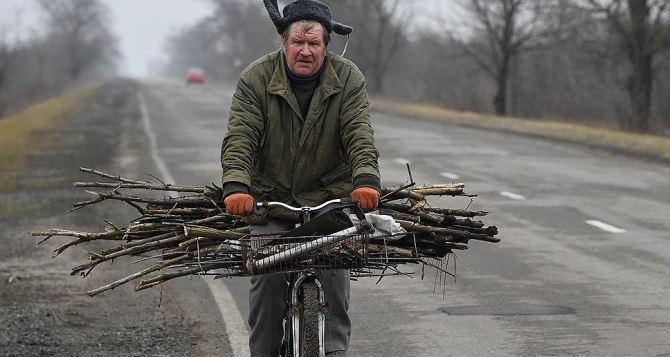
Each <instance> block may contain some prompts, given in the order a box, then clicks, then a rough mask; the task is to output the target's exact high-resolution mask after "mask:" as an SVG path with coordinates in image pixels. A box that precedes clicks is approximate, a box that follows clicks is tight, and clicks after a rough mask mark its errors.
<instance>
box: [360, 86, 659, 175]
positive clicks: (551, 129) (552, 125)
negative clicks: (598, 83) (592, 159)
mask: <svg viewBox="0 0 670 357" xmlns="http://www.w3.org/2000/svg"><path fill="white" fill-rule="evenodd" d="M371 104H372V109H373V110H376V111H379V112H383V113H388V114H395V115H401V116H409V117H418V118H423V119H429V120H436V121H446V122H449V123H454V124H458V125H464V126H470V127H475V128H482V129H489V130H496V131H505V132H511V133H516V134H523V135H530V136H537V137H542V138H548V139H555V140H561V141H567V142H571V143H577V144H582V145H587V146H590V147H597V148H601V149H606V150H611V151H616V152H621V153H626V154H632V155H635V156H642V157H646V158H651V159H655V160H662V161H666V162H670V138H667V137H663V136H655V135H646V134H635V133H628V132H624V131H619V130H612V129H602V128H592V127H587V126H584V125H577V124H572V123H563V122H557V121H549V120H541V121H539V120H538V121H535V120H528V119H520V118H513V117H498V116H494V115H485V114H477V113H471V112H460V111H456V110H450V109H445V108H442V107H438V106H433V105H423V104H412V103H403V102H398V101H393V100H389V99H383V98H373V99H372V103H371Z"/></svg>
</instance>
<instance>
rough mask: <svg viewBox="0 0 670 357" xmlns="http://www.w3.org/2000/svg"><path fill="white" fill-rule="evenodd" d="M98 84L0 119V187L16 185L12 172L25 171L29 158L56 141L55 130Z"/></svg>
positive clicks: (8, 188) (7, 187)
mask: <svg viewBox="0 0 670 357" xmlns="http://www.w3.org/2000/svg"><path fill="white" fill-rule="evenodd" d="M98 87H99V85H91V86H87V87H83V88H80V89H78V90H75V91H72V92H69V93H66V94H65V95H63V96H60V97H56V98H53V99H50V100H47V101H45V102H42V103H39V104H35V105H32V106H30V107H28V108H27V109H25V110H23V111H22V112H20V113H17V114H15V115H12V116H9V117H5V118H0V168H1V172H0V186H1V187H2V191H7V190H10V191H11V189H12V187H14V186H15V184H16V182H14V179H15V177H14V175H13V174H12V173H14V172H17V171H20V170H22V169H23V168H24V165H25V164H26V163H27V161H28V159H29V158H30V157H31V156H34V155H39V154H40V153H41V152H43V151H44V150H48V148H49V147H50V146H51V145H52V144H53V143H54V142H56V141H57V140H60V139H63V138H59V137H58V135H57V134H56V131H55V130H54V129H56V128H58V127H60V126H64V125H66V124H67V122H68V120H69V119H70V118H71V117H72V113H73V112H74V111H75V110H76V109H77V108H79V107H80V105H82V103H84V102H85V101H86V100H87V99H88V98H89V97H91V95H93V93H95V91H96V90H97V88H98Z"/></svg>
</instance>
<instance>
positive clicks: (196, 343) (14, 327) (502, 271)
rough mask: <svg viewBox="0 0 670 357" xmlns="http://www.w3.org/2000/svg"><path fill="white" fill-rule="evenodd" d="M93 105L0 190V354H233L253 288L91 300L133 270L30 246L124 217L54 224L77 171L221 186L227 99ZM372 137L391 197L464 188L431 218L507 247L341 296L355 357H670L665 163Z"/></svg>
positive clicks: (442, 130) (239, 282)
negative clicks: (444, 276) (74, 273)
mask: <svg viewBox="0 0 670 357" xmlns="http://www.w3.org/2000/svg"><path fill="white" fill-rule="evenodd" d="M110 88H111V89H110ZM101 96H102V97H101V98H99V99H97V100H96V102H94V103H90V104H89V105H87V106H86V107H85V108H82V110H81V111H80V112H79V113H78V114H77V115H76V118H75V119H73V121H72V123H71V124H69V126H68V125H63V127H62V128H59V129H58V130H57V131H56V133H57V137H59V138H63V140H61V141H62V142H61V141H58V142H57V143H55V144H53V145H52V146H51V147H49V149H48V150H46V151H44V152H43V153H42V154H40V155H36V156H34V157H32V158H31V159H30V161H27V162H29V163H30V164H29V165H28V164H26V165H27V166H26V168H25V170H23V171H22V172H21V173H13V174H12V175H14V176H11V178H12V180H14V182H19V183H20V185H18V186H17V187H16V188H14V189H13V191H12V190H9V191H7V189H6V187H3V188H2V189H0V198H2V203H3V204H1V205H0V212H1V213H2V216H0V224H1V225H2V228H3V229H2V231H0V240H1V241H2V244H3V250H0V326H3V329H0V355H7V356H39V355H86V356H110V355H133V356H144V355H160V356H167V355H171V356H172V355H173V356H181V355H187V354H195V355H208V356H209V355H225V356H231V355H232V356H235V357H240V356H245V351H246V336H247V333H248V331H247V327H246V324H245V317H246V315H247V311H248V306H247V291H246V290H247V288H248V280H246V279H241V278H240V279H228V280H223V281H222V280H217V281H213V280H211V279H210V278H202V279H201V278H197V277H196V278H191V279H188V278H184V279H179V280H177V281H173V282H170V283H168V284H166V285H165V286H164V289H163V291H162V292H161V291H160V290H159V289H155V290H153V291H145V292H142V293H134V292H132V288H131V287H130V286H122V287H120V288H117V289H116V290H114V291H110V292H108V293H105V294H102V295H100V296H98V297H96V298H93V299H91V298H88V297H85V296H82V295H81V292H82V291H85V290H86V289H90V288H92V287H97V286H100V285H101V284H102V283H106V282H109V281H111V280H112V279H116V278H118V277H120V276H122V275H123V274H127V273H128V272H130V271H133V270H137V269H136V267H135V266H133V265H130V264H127V263H128V261H119V262H115V264H114V265H112V266H105V267H104V269H101V268H98V269H97V270H96V272H95V273H94V274H92V276H91V277H89V278H87V279H84V280H81V279H76V278H70V277H69V276H68V272H69V269H70V268H71V267H73V266H74V265H77V264H80V263H81V260H82V256H83V255H82V254H81V252H79V251H77V250H72V251H68V252H66V253H64V254H63V255H62V256H60V257H58V258H57V259H51V258H50V249H53V248H54V247H56V246H57V243H56V242H51V241H48V242H46V243H44V244H43V245H42V246H40V247H37V248H35V247H33V245H32V241H28V240H26V238H25V235H26V232H28V231H33V230H40V229H44V228H48V227H61V228H72V229H82V230H99V229H101V226H100V224H99V223H100V222H102V219H103V218H108V217H113V219H114V220H116V222H117V223H124V222H123V221H122V220H121V218H120V217H125V218H126V219H130V218H132V212H130V213H129V211H128V209H127V208H125V207H121V208H123V209H121V208H119V206H118V205H113V204H109V205H103V206H101V207H97V208H90V209H86V210H81V211H79V212H77V213H76V214H74V215H67V216H63V215H62V212H63V211H64V210H65V209H67V206H68V204H69V203H71V202H73V201H75V200H80V199H84V198H88V197H86V196H85V195H83V194H82V193H80V191H76V190H73V189H71V188H70V185H69V183H70V182H72V180H74V179H81V178H82V175H79V174H77V172H76V168H77V167H78V166H89V167H95V168H98V169H103V170H109V171H114V172H119V173H122V174H124V175H129V176H132V177H143V176H142V175H144V173H145V172H151V173H154V174H158V175H160V176H163V177H164V178H165V179H167V180H168V181H174V182H175V183H179V184H187V185H203V184H209V183H210V182H217V183H218V182H219V181H220V174H221V169H220V166H219V150H220V145H221V140H222V138H223V136H224V134H225V130H226V129H225V128H226V118H227V112H228V106H229V103H230V99H231V89H230V88H229V87H226V86H219V85H214V84H207V85H204V86H187V85H185V84H183V83H181V82H173V81H168V80H152V81H147V82H144V83H141V84H140V85H136V84H132V83H129V82H120V83H117V84H114V85H111V86H110V87H109V88H108V89H106V90H105V92H103V94H102V95H101ZM501 120H503V119H501ZM373 124H374V128H375V138H376V141H377V144H378V147H379V148H380V152H381V158H380V165H381V171H382V176H383V179H382V181H383V183H384V184H385V185H392V184H400V183H404V182H406V180H407V173H406V169H405V163H407V162H409V163H411V167H412V171H413V174H414V178H415V181H416V182H417V183H419V184H422V183H441V182H464V183H465V184H466V189H467V191H468V192H470V193H476V194H478V195H479V197H477V198H476V199H475V200H474V201H473V202H470V200H469V199H467V198H459V197H457V198H452V197H449V198H442V199H440V200H439V201H436V202H434V204H435V205H438V206H443V207H450V208H464V207H466V206H468V205H469V206H470V208H471V209H476V210H488V211H491V212H492V213H491V214H490V215H489V216H487V217H486V218H485V222H486V223H488V224H495V225H496V226H498V228H499V230H500V235H499V236H500V237H501V238H502V242H501V243H499V244H491V243H485V242H477V241H473V242H471V243H470V249H469V250H467V251H463V252H459V253H458V257H457V259H456V262H457V264H456V266H454V265H450V269H451V270H452V271H453V270H454V269H456V270H457V279H456V280H455V281H454V280H453V279H448V280H447V281H442V282H440V281H438V282H437V283H436V282H435V274H434V272H432V271H431V270H430V269H427V272H426V277H425V279H423V280H421V279H420V278H419V276H416V277H415V278H414V279H410V278H407V277H393V278H385V279H384V280H382V281H381V282H380V283H379V284H376V281H375V280H369V279H363V280H361V281H357V282H352V297H351V315H352V318H353V324H354V327H353V332H352V339H351V355H352V356H364V357H367V356H409V355H413V356H422V357H423V356H425V357H431V356H436V357H437V356H440V357H442V356H535V355H559V356H566V355H599V356H670V338H669V337H670V299H669V298H668V296H669V295H670V233H669V232H670V168H669V167H668V165H663V164H658V163H651V162H646V161H641V160H638V159H634V158H631V157H627V156H622V155H615V154H611V153H607V152H604V151H596V150H592V149H588V148H585V147H580V146H576V145H571V144H565V143H559V142H551V141H544V140H540V139H534V138H529V137H523V136H516V135H512V134H503V133H496V132H490V131H482V130H477V129H471V128H463V127H458V126H454V125H450V124H446V123H436V122H429V121H422V120H420V119H417V118H403V117H396V116H391V115H385V114H379V113H374V114H373ZM3 175H4V176H3ZM3 175H0V179H3V178H5V177H6V176H7V173H4V174H3ZM89 178H90V177H89ZM8 182H11V181H8ZM82 195H83V196H82ZM91 249H92V250H93V249H95V247H94V248H91ZM451 263H452V264H453V260H452V261H451ZM161 296H162V301H161V300H160V299H161ZM159 301H161V306H160V307H159V306H158V302H159ZM5 326H6V327H5Z"/></svg>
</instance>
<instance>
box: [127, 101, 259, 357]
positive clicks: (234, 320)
mask: <svg viewBox="0 0 670 357" xmlns="http://www.w3.org/2000/svg"><path fill="white" fill-rule="evenodd" d="M138 99H139V102H140V111H141V113H142V124H143V126H144V132H145V134H146V135H147V138H149V148H150V150H151V158H152V159H153V160H154V163H155V164H156V167H158V171H159V173H160V175H161V176H162V178H163V180H165V181H166V182H168V183H175V180H174V178H173V177H172V174H171V173H170V171H169V170H168V168H167V165H166V164H165V161H164V160H163V158H161V157H160V155H159V154H158V145H157V143H156V135H155V134H154V133H153V131H151V118H150V117H149V110H148V109H147V105H146V102H145V100H144V96H142V94H141V93H140V94H139V95H138ZM202 279H203V280H204V281H205V283H206V284H207V287H208V288H209V290H210V291H211V292H212V295H213V296H214V301H215V302H216V305H217V306H218V307H219V312H220V313H221V321H223V324H224V326H225V327H226V335H227V336H228V339H229V341H230V346H231V348H232V350H233V355H234V357H242V356H249V354H250V352H249V344H248V341H249V328H248V327H247V324H246V323H245V322H244V318H243V317H242V313H241V312H240V310H239V309H238V308H237V307H236V304H235V300H234V299H233V296H232V294H231V293H230V290H228V288H227V287H226V285H225V284H224V282H223V281H221V280H214V279H212V278H211V277H209V276H203V277H202Z"/></svg>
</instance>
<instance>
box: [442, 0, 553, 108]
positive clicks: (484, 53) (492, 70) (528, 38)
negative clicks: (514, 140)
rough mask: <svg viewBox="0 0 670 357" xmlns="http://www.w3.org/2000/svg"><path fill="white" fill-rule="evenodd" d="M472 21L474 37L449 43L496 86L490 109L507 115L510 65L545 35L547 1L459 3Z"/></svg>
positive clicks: (473, 0)
mask: <svg viewBox="0 0 670 357" xmlns="http://www.w3.org/2000/svg"><path fill="white" fill-rule="evenodd" d="M461 4H462V5H463V8H464V9H465V10H466V11H467V12H468V13H469V14H470V15H471V16H472V17H473V19H474V20H475V25H474V36H473V37H471V38H470V39H469V40H464V39H463V38H462V36H461V35H458V34H452V40H453V41H454V42H456V43H457V44H459V45H460V48H461V50H462V51H463V52H464V53H465V54H467V55H468V56H470V57H471V58H472V59H473V60H474V61H475V62H476V63H477V65H478V66H479V67H480V68H481V69H482V70H483V71H484V72H486V73H487V74H488V75H489V76H490V77H491V78H492V79H493V80H494V81H495V83H496V94H495V97H494V99H493V106H494V109H495V112H496V114H498V115H505V114H507V101H508V98H507V91H508V85H509V79H510V71H511V68H512V61H513V60H514V59H515V58H516V57H518V56H519V55H520V54H521V53H522V52H523V51H525V50H526V49H528V48H530V46H531V45H534V42H536V41H538V39H540V38H542V37H543V36H544V35H545V32H546V29H545V28H544V27H543V26H542V24H541V22H542V16H541V14H542V13H543V10H544V9H545V8H546V6H547V1H546V0H462V3H461Z"/></svg>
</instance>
